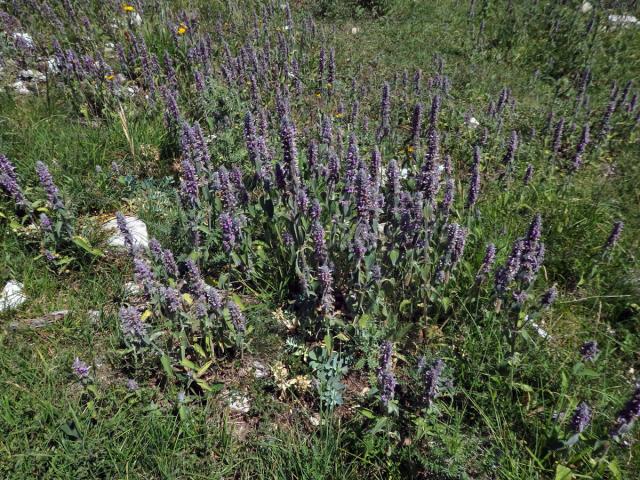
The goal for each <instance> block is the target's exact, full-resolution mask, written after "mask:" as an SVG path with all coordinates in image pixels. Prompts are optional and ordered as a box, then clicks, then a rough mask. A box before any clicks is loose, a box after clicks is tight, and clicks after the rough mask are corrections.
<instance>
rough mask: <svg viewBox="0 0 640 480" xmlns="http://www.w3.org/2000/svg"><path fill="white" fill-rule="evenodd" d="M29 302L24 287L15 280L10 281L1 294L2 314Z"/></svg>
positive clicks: (0, 307) (0, 308)
mask: <svg viewBox="0 0 640 480" xmlns="http://www.w3.org/2000/svg"><path fill="white" fill-rule="evenodd" d="M26 301H27V296H26V295H25V294H24V286H23V285H22V284H21V283H20V282H16V281H15V280H9V281H8V282H7V284H6V285H5V286H4V288H3V289H2V292H0V312H4V311H5V310H13V309H14V308H18V307H19V306H20V305H22V304H23V303H24V302H26Z"/></svg>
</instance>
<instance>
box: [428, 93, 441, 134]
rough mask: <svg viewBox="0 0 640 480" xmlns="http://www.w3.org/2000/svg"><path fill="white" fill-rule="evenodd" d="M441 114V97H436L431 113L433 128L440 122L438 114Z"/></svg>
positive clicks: (434, 97)
mask: <svg viewBox="0 0 640 480" xmlns="http://www.w3.org/2000/svg"><path fill="white" fill-rule="evenodd" d="M439 113H440V96H439V95H434V96H433V100H432V101H431V111H430V112H429V124H430V125H431V128H435V127H436V122H437V121H438V114H439Z"/></svg>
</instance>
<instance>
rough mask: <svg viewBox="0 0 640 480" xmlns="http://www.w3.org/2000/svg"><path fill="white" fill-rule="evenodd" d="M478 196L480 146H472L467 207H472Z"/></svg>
mask: <svg viewBox="0 0 640 480" xmlns="http://www.w3.org/2000/svg"><path fill="white" fill-rule="evenodd" d="M479 196H480V147H479V146H477V145H476V146H475V147H473V167H472V170H471V183H470V184H469V194H468V196H467V208H471V207H473V206H474V205H475V204H476V202H477V201H478V197H479Z"/></svg>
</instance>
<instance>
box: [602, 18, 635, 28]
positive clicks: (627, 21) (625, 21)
mask: <svg viewBox="0 0 640 480" xmlns="http://www.w3.org/2000/svg"><path fill="white" fill-rule="evenodd" d="M609 21H610V22H611V23H613V24H614V25H620V26H622V27H626V26H628V25H638V24H640V21H639V20H638V19H637V18H636V17H634V16H633V15H609Z"/></svg>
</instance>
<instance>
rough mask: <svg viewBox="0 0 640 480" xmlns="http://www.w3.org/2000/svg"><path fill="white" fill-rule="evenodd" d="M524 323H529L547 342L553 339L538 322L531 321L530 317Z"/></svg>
mask: <svg viewBox="0 0 640 480" xmlns="http://www.w3.org/2000/svg"><path fill="white" fill-rule="evenodd" d="M524 321H525V322H528V323H529V324H530V325H531V326H532V327H533V328H534V329H535V331H536V332H538V335H540V336H541V337H542V338H544V339H545V340H547V339H551V335H549V333H548V332H547V331H546V330H545V329H544V328H542V327H541V326H540V325H538V324H537V323H536V322H534V321H532V320H530V319H529V315H527V316H526V317H525V319H524Z"/></svg>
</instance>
